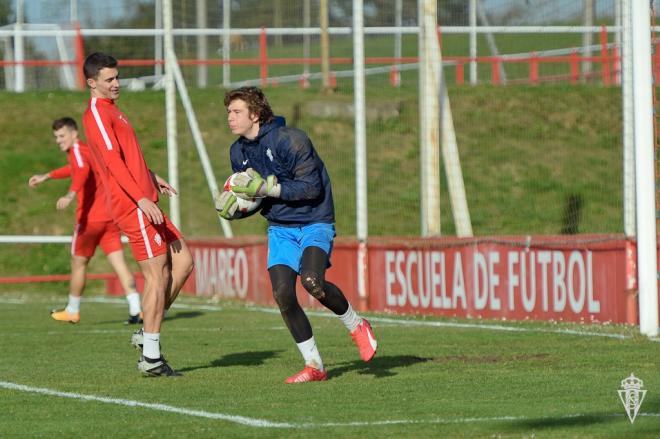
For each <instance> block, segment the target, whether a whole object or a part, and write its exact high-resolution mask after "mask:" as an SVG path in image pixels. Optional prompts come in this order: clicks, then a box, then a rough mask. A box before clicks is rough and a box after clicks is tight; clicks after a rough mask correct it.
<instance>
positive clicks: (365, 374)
mask: <svg viewBox="0 0 660 439" xmlns="http://www.w3.org/2000/svg"><path fill="white" fill-rule="evenodd" d="M64 301H65V298H64V297H63V296H61V295H60V296H59V297H55V296H51V295H49V294H44V293H20V294H19V293H15V294H12V293H4V294H0V334H1V337H0V437H2V438H7V437H54V436H55V435H58V436H60V437H85V438H90V437H195V438H198V437H245V436H249V437H328V438H330V437H332V438H337V437H360V438H369V437H378V438H379V439H380V438H383V437H398V438H401V437H489V438H490V437H550V438H564V437H580V438H583V437H611V438H621V437H635V438H638V437H659V436H660V343H658V342H657V341H652V340H648V339H647V338H645V337H641V336H639V335H638V331H637V328H633V327H629V326H618V325H616V326H615V325H576V324H564V323H549V322H543V323H538V322H536V323H534V322H524V323H514V322H504V321H501V322H493V321H489V322H484V321H476V320H453V319H437V318H422V317H417V316H416V317H410V316H408V317H406V316H393V315H383V314H367V315H366V316H367V317H368V318H369V320H370V321H371V323H372V326H373V328H374V331H375V333H376V336H377V338H378V342H379V349H378V353H377V355H376V357H375V358H374V359H373V360H372V361H371V362H370V363H363V362H362V361H360V359H359V356H358V352H357V349H356V348H355V346H354V345H353V344H352V342H351V339H350V336H349V334H348V332H347V331H346V329H345V328H344V326H343V325H342V324H341V322H340V321H339V320H338V319H337V318H335V317H334V316H333V315H331V314H330V313H327V312H309V315H310V319H311V321H312V326H313V328H314V335H315V338H316V340H317V343H318V345H319V348H320V351H321V355H322V356H323V360H324V363H325V366H326V368H327V369H328V374H329V379H328V381H327V382H321V383H306V384H297V385H285V384H284V383H283V382H284V379H285V378H286V377H287V376H289V375H291V374H293V373H295V372H297V371H298V370H299V369H301V368H302V363H301V358H300V354H299V353H298V350H297V349H296V346H295V344H294V343H293V340H292V339H291V337H290V335H289V333H288V331H287V330H286V328H285V326H284V324H283V322H282V319H281V317H280V315H279V313H278V312H277V311H276V310H274V309H270V308H262V307H254V306H245V305H243V304H239V303H235V302H211V301H207V300H202V299H196V298H191V297H182V298H180V300H179V301H177V303H176V304H175V306H174V307H173V308H172V309H171V310H170V313H169V314H168V317H167V319H166V321H165V323H164V326H163V330H162V338H161V340H162V346H163V348H162V352H163V354H164V355H165V356H166V358H167V359H168V361H169V362H170V364H171V365H172V366H173V367H174V368H175V369H177V370H179V371H180V372H182V373H183V376H181V377H177V378H144V377H142V376H140V375H139V373H138V372H137V370H136V368H135V364H136V362H137V359H138V356H139V354H138V353H137V352H136V351H135V350H134V349H133V347H132V346H131V345H130V342H129V340H130V335H131V333H132V331H133V330H135V329H137V328H136V327H129V326H125V325H124V324H123V321H124V319H125V318H126V314H127V306H126V304H125V301H124V300H123V298H109V297H105V296H93V297H92V296H90V297H87V298H86V301H84V302H83V304H82V308H81V322H80V323H79V324H77V325H73V324H68V323H60V322H55V321H53V320H51V319H50V317H49V311H50V309H51V308H54V307H58V306H61V305H62V304H63V303H64ZM631 373H634V375H635V376H636V377H639V378H640V379H642V380H643V388H644V390H646V394H645V398H644V400H643V402H642V405H641V408H640V409H639V412H638V414H637V417H636V418H635V420H634V423H631V422H630V420H629V418H628V415H627V414H626V410H625V409H624V406H623V404H622V402H621V400H620V398H619V393H618V391H619V390H622V387H621V380H623V379H624V378H626V377H628V376H630V374H631Z"/></svg>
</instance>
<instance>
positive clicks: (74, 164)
mask: <svg viewBox="0 0 660 439" xmlns="http://www.w3.org/2000/svg"><path fill="white" fill-rule="evenodd" d="M67 160H68V162H69V164H68V165H66V166H62V167H61V168H58V169H55V170H53V171H50V172H49V173H48V175H49V176H50V178H69V177H71V186H70V187H69V192H75V193H76V201H77V207H76V223H77V224H86V223H89V222H97V221H99V222H101V221H110V220H111V219H112V217H111V216H110V212H109V210H108V205H107V204H106V200H105V194H104V192H103V188H102V187H101V181H100V179H99V177H98V175H97V174H96V172H95V170H94V169H93V167H92V164H91V157H90V153H89V148H87V145H85V144H84V143H82V142H76V143H74V144H73V146H72V147H71V148H69V151H68V153H67Z"/></svg>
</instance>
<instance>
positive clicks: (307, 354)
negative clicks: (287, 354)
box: [296, 336, 323, 370]
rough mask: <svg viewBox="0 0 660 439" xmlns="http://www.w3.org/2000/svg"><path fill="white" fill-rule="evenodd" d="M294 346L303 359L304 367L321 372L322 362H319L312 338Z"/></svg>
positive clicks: (319, 355) (318, 355) (317, 351)
mask: <svg viewBox="0 0 660 439" xmlns="http://www.w3.org/2000/svg"><path fill="white" fill-rule="evenodd" d="M296 345H297V346H298V350H299V351H300V353H301V354H302V356H303V358H304V359H305V366H312V367H314V368H316V369H318V370H323V361H321V354H319V350H318V348H317V347H316V341H314V336H312V338H310V339H309V340H305V341H303V342H302V343H296Z"/></svg>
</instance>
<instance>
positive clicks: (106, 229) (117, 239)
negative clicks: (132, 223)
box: [71, 221, 121, 258]
mask: <svg viewBox="0 0 660 439" xmlns="http://www.w3.org/2000/svg"><path fill="white" fill-rule="evenodd" d="M97 246H101V249H102V250H103V253H105V254H106V255H108V254H110V253H113V252H116V251H118V250H121V233H120V232H119V228H118V227H117V226H116V225H115V224H114V223H113V222H112V221H94V222H89V223H84V224H76V227H75V229H73V240H72V241H71V255H72V256H82V257H85V258H91V257H92V256H94V251H95V250H96V247H97Z"/></svg>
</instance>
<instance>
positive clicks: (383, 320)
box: [246, 306, 632, 339]
mask: <svg viewBox="0 0 660 439" xmlns="http://www.w3.org/2000/svg"><path fill="white" fill-rule="evenodd" d="M246 309H249V310H252V311H258V312H265V313H269V314H279V313H280V312H279V310H277V309H273V308H262V307H256V306H254V307H253V306H251V307H247V308H246ZM305 313H306V314H307V315H310V316H316V317H333V318H336V316H335V315H334V314H332V313H329V312H326V311H308V310H305ZM368 320H369V321H370V322H376V323H386V324H389V325H400V326H429V327H439V328H462V329H487V330H491V331H505V332H541V333H548V334H565V335H578V336H584V337H605V338H616V339H627V338H632V337H631V336H630V335H625V334H616V333H611V332H609V333H608V332H590V331H579V330H576V329H544V328H526V327H522V326H507V325H494V324H487V323H458V322H436V321H426V320H409V319H392V318H388V317H369V318H368Z"/></svg>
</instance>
